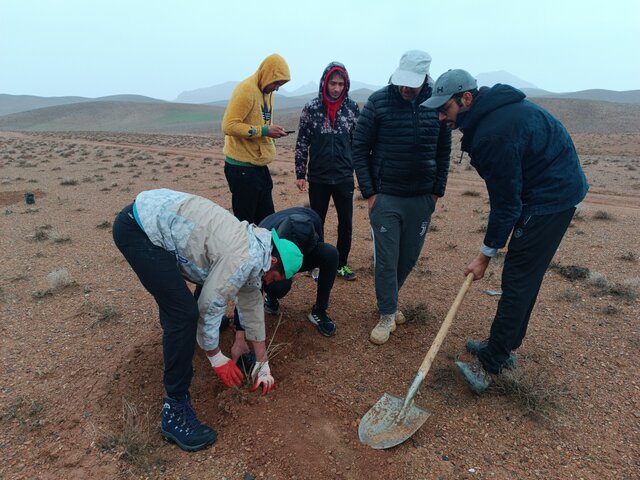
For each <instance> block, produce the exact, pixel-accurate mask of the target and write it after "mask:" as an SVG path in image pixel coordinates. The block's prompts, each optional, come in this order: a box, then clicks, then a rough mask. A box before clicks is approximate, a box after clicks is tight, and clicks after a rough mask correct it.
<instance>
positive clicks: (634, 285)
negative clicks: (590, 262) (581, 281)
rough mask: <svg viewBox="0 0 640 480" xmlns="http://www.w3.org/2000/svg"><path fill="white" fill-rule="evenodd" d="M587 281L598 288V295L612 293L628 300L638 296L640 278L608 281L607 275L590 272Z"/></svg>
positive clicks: (630, 300)
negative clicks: (618, 281)
mask: <svg viewBox="0 0 640 480" xmlns="http://www.w3.org/2000/svg"><path fill="white" fill-rule="evenodd" d="M587 281H588V283H589V285H591V286H592V287H595V288H597V289H598V292H597V293H598V294H600V295H612V296H614V297H620V298H622V299H623V300H627V301H629V302H633V301H635V300H636V299H637V298H638V289H639V288H640V279H638V278H637V277H636V278H631V279H628V280H625V281H624V282H622V283H617V282H610V281H609V280H608V279H607V276H606V275H604V274H602V273H598V272H591V274H590V275H589V279H588V280H587Z"/></svg>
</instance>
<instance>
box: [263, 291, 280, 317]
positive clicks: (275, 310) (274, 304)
mask: <svg viewBox="0 0 640 480" xmlns="http://www.w3.org/2000/svg"><path fill="white" fill-rule="evenodd" d="M264 311H265V312H266V313H270V314H271V315H280V301H279V300H278V299H277V298H276V297H270V296H269V295H265V296H264Z"/></svg>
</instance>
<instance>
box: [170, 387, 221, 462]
mask: <svg viewBox="0 0 640 480" xmlns="http://www.w3.org/2000/svg"><path fill="white" fill-rule="evenodd" d="M160 433H161V434H162V436H163V437H164V438H166V439H167V440H168V441H170V442H173V443H175V444H177V445H178V446H179V447H180V448H181V449H183V450H186V451H187V452H195V451H197V450H202V449H203V448H207V447H208V446H209V445H212V444H213V443H214V442H215V441H216V438H218V435H217V434H216V432H215V430H213V429H212V428H210V427H208V426H206V425H204V424H203V423H200V422H199V421H198V418H197V417H196V412H195V411H194V410H193V406H192V405H191V398H190V397H189V396H188V395H186V396H185V397H184V399H182V400H176V399H174V398H171V397H165V398H164V405H163V406H162V426H161V429H160Z"/></svg>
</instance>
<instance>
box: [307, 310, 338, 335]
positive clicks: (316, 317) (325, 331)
mask: <svg viewBox="0 0 640 480" xmlns="http://www.w3.org/2000/svg"><path fill="white" fill-rule="evenodd" d="M307 318H308V319H309V321H310V322H311V323H313V324H314V325H316V326H317V327H318V331H319V332H320V333H321V334H322V335H324V336H325V337H333V336H334V335H335V334H336V324H335V323H333V320H331V319H330V318H329V316H328V315H327V312H321V311H320V310H318V309H317V308H316V306H315V305H314V306H313V308H312V309H311V313H310V314H309V315H308V317H307Z"/></svg>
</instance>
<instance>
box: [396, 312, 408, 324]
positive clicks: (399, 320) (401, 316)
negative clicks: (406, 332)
mask: <svg viewBox="0 0 640 480" xmlns="http://www.w3.org/2000/svg"><path fill="white" fill-rule="evenodd" d="M395 320H396V325H402V324H403V323H407V319H406V318H404V313H402V312H401V311H400V310H396V319H395Z"/></svg>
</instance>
